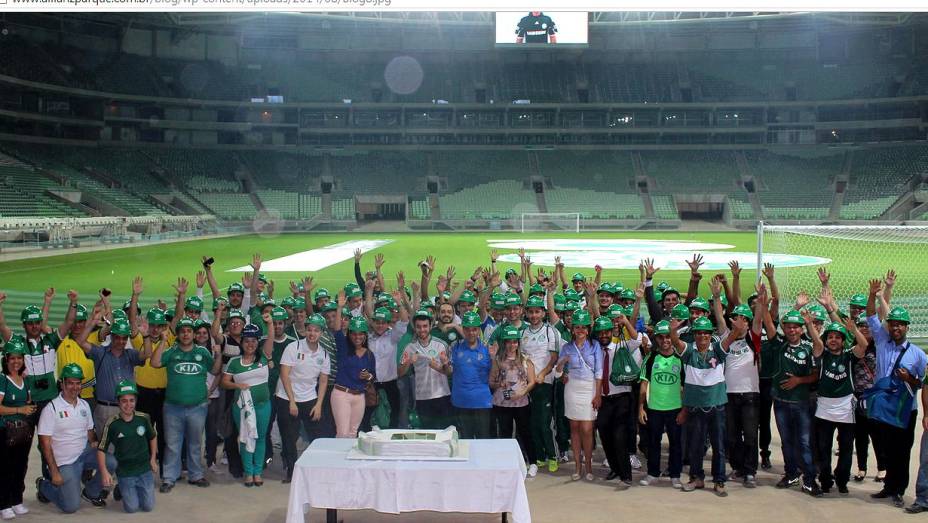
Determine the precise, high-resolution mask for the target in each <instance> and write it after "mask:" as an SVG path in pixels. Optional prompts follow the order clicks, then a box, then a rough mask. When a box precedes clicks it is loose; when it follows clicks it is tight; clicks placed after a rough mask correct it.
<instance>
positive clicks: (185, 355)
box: [161, 343, 213, 406]
mask: <svg viewBox="0 0 928 523" xmlns="http://www.w3.org/2000/svg"><path fill="white" fill-rule="evenodd" d="M161 365H163V366H164V368H165V369H167V374H168V386H167V390H166V392H165V397H164V401H165V402H166V403H170V404H172V405H183V406H193V405H199V404H201V403H203V402H204V401H206V374H207V373H208V372H209V370H210V369H211V368H212V367H213V355H212V353H211V352H210V351H208V350H206V349H205V348H204V347H200V346H199V345H194V347H193V348H192V349H191V350H189V351H188V352H184V351H182V350H181V349H180V347H179V346H178V345H177V344H176V343H175V344H174V346H173V347H171V348H170V349H168V350H166V351H164V354H162V355H161Z"/></svg>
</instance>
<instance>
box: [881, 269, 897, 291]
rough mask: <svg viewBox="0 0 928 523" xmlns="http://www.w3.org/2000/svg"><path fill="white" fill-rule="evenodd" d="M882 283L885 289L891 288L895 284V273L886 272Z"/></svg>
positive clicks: (892, 271) (891, 271)
mask: <svg viewBox="0 0 928 523" xmlns="http://www.w3.org/2000/svg"><path fill="white" fill-rule="evenodd" d="M883 283H884V284H885V285H886V287H892V286H893V285H895V284H896V271H894V270H892V269H890V270H888V271H886V277H885V278H883Z"/></svg>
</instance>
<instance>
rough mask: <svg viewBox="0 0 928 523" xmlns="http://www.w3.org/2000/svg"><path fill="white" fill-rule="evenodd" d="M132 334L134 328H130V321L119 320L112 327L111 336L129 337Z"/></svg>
mask: <svg viewBox="0 0 928 523" xmlns="http://www.w3.org/2000/svg"><path fill="white" fill-rule="evenodd" d="M131 332H132V327H130V326H129V322H128V321H121V320H117V321H114V322H113V326H112V327H110V334H113V335H115V336H128V335H129V334H130V333H131Z"/></svg>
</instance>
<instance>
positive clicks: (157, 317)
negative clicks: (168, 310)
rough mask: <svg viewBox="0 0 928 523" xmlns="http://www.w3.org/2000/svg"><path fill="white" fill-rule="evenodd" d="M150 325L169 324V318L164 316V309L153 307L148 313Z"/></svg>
mask: <svg viewBox="0 0 928 523" xmlns="http://www.w3.org/2000/svg"><path fill="white" fill-rule="evenodd" d="M146 318H147V319H148V324H149V325H167V324H168V320H166V319H165V318H164V311H163V310H161V309H159V308H158V307H153V308H151V309H150V310H149V311H148V314H146Z"/></svg>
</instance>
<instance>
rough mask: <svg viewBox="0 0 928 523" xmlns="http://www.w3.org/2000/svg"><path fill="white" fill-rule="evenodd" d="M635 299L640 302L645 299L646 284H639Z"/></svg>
mask: <svg viewBox="0 0 928 523" xmlns="http://www.w3.org/2000/svg"><path fill="white" fill-rule="evenodd" d="M635 298H636V299H639V300H640V299H641V298H644V282H641V283H639V284H638V286H637V287H635Z"/></svg>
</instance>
